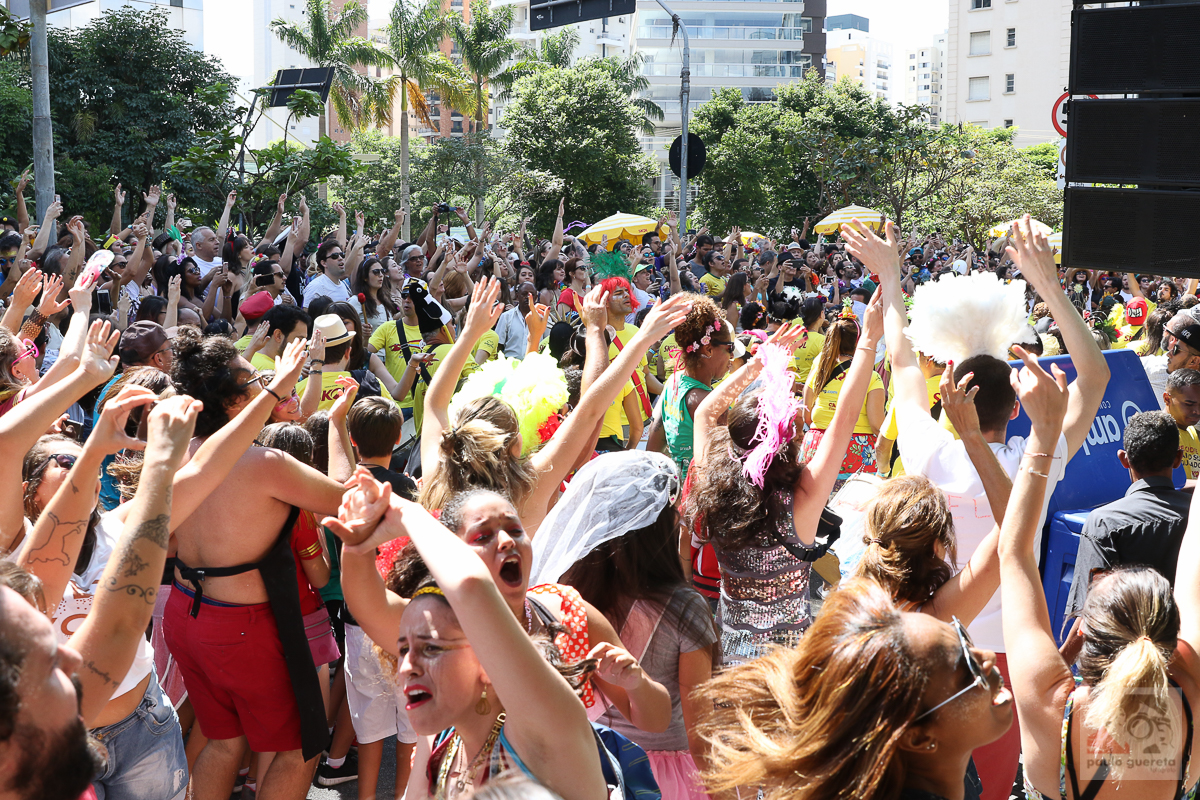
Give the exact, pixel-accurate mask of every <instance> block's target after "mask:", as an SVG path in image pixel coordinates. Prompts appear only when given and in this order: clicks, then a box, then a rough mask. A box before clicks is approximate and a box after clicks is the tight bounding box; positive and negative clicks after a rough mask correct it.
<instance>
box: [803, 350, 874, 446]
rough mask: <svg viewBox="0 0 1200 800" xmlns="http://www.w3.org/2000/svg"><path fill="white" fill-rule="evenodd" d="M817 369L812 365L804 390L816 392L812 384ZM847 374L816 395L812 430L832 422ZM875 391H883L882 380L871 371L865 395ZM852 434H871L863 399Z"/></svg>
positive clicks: (825, 426)
mask: <svg viewBox="0 0 1200 800" xmlns="http://www.w3.org/2000/svg"><path fill="white" fill-rule="evenodd" d="M817 363H818V364H819V363H820V362H819V361H818V362H817ZM817 369H818V367H817V365H816V364H814V365H813V369H812V372H810V373H809V375H808V380H807V381H806V382H805V384H804V386H805V388H807V389H811V390H813V391H816V388H817V387H816V386H815V385H814V382H815V379H816V377H817ZM847 374H849V372H848V371H847V372H844V373H842V374H841V375H839V376H838V377H837V378H835V379H833V380H831V381H830V382H829V383H827V384H826V385H825V388H824V389H823V390H822V391H821V393H820V394H819V395H817V402H816V405H815V406H814V408H813V410H812V425H813V427H814V428H820V429H821V430H825V429H826V428H828V427H829V425H830V423H832V422H833V414H834V412H835V411H837V401H838V394H839V393H840V392H841V390H842V384H843V383H844V382H845V380H846V375H847ZM876 389H879V390H880V391H882V390H883V380H882V379H881V378H880V377H879V373H878V372H875V371H872V372H871V382H870V384H869V385H868V386H867V394H868V395H869V394H870V393H871V392H873V391H875V390H876ZM854 432H855V433H871V423H870V420H868V419H867V402H866V398H864V399H863V407H862V409H861V410H860V411H859V412H858V421H857V422H855V423H854Z"/></svg>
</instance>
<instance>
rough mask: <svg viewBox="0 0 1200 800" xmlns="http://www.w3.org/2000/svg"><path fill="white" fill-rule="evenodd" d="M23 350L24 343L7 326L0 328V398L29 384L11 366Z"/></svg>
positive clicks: (6, 396)
mask: <svg viewBox="0 0 1200 800" xmlns="http://www.w3.org/2000/svg"><path fill="white" fill-rule="evenodd" d="M47 324H49V323H47ZM24 352H25V343H24V342H22V341H21V340H20V339H18V338H17V337H16V336H15V335H13V334H12V333H11V332H10V331H9V330H8V329H7V328H0V400H5V399H7V398H9V397H11V396H12V395H14V394H16V393H17V392H18V391H20V390H21V389H23V388H25V387H26V386H28V385H29V382H28V381H26V380H24V379H23V378H21V377H19V376H18V375H17V374H16V373H14V372H13V367H14V366H15V365H16V363H17V361H19V360H20V358H21V354H22V353H24Z"/></svg>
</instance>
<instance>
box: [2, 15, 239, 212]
mask: <svg viewBox="0 0 1200 800" xmlns="http://www.w3.org/2000/svg"><path fill="white" fill-rule="evenodd" d="M139 42H140V43H145V42H153V46H152V47H150V46H145V47H143V46H136V45H131V43H139ZM49 48H50V52H49V54H50V100H51V108H50V110H51V116H52V119H53V124H54V139H55V141H54V153H55V158H56V165H55V167H56V171H58V172H60V173H63V174H62V176H61V183H58V182H57V181H56V183H58V185H57V190H58V193H59V194H60V195H62V198H63V205H64V206H65V207H66V209H67V211H68V213H80V214H83V215H84V217H85V218H86V219H87V220H88V221H89V223H91V225H92V227H93V229H96V228H97V226H98V227H99V228H104V227H107V223H108V220H109V218H110V217H111V215H112V189H111V183H113V182H116V181H120V182H121V183H122V184H123V185H124V186H125V187H126V188H127V189H129V190H131V191H132V194H133V196H134V197H138V196H139V192H142V191H145V190H147V189H149V188H150V186H151V185H152V184H155V183H161V182H162V180H163V178H164V177H165V175H164V172H163V165H164V164H166V162H168V161H169V160H170V159H171V158H173V157H175V156H178V155H182V154H183V153H184V152H186V150H187V149H188V147H190V146H191V145H192V143H193V141H194V140H195V137H196V136H197V134H198V133H199V132H200V131H211V130H220V129H222V128H224V127H226V126H228V125H231V124H233V123H234V121H235V120H236V119H237V111H236V109H235V108H234V104H233V102H232V101H231V98H230V87H231V86H233V83H234V79H233V77H232V76H231V75H229V74H228V73H227V72H226V71H225V70H224V69H223V68H222V66H221V64H220V62H218V61H216V60H215V59H213V58H211V57H209V56H205V55H204V54H202V53H199V52H197V51H196V50H194V49H193V48H192V47H191V46H190V45H189V44H188V43H187V42H186V41H184V39H183V36H182V35H181V34H180V33H179V31H177V30H175V29H173V28H172V27H171V26H170V25H169V24H168V23H167V15H166V13H165V12H164V11H162V10H159V9H155V8H151V9H148V10H145V11H142V10H136V11H135V10H134V9H132V8H119V9H115V10H112V11H107V12H105V13H104V14H102V15H100V16H98V17H96V18H95V19H93V20H91V21H90V22H89V23H88V24H87V25H85V26H83V27H81V28H73V29H66V28H53V27H52V28H50V31H49ZM21 69H22V74H21V75H20V76H19V80H17V81H15V82H14V84H15V86H16V87H20V88H21V89H24V87H27V86H28V85H29V84H28V67H27V66H22V67H21ZM4 83H5V84H8V82H7V81H4ZM14 84H8V85H9V86H13V85H14ZM16 152H17V153H19V154H20V156H19V158H17V159H16V160H17V161H20V162H24V163H21V164H20V166H21V167H24V166H25V165H26V164H28V163H29V161H32V158H31V157H29V158H26V156H25V155H24V153H25V152H27V151H25V150H24V149H22V150H18V151H16ZM67 173H70V175H68V174H67ZM86 173H94V174H93V175H92V176H91V177H87V176H86ZM72 176H73V177H72ZM68 178H70V179H68ZM180 199H181V201H183V200H184V199H185V198H182V197H181V198H180ZM31 213H32V210H31ZM163 213H165V209H164V212H163Z"/></svg>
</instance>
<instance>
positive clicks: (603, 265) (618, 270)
mask: <svg viewBox="0 0 1200 800" xmlns="http://www.w3.org/2000/svg"><path fill="white" fill-rule="evenodd" d="M592 272H594V273H596V281H597V282H599V281H602V280H604V279H605V278H624V279H625V280H627V281H632V280H633V269H632V268H631V267H630V266H629V262H628V261H626V260H625V256H623V255H621V254H620V253H617V252H613V253H596V254H595V255H593V256H592Z"/></svg>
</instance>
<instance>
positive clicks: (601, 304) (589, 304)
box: [576, 283, 608, 329]
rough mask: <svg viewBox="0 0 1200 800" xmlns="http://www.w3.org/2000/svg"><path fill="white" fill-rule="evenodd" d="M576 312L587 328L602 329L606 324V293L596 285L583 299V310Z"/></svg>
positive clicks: (601, 287)
mask: <svg viewBox="0 0 1200 800" xmlns="http://www.w3.org/2000/svg"><path fill="white" fill-rule="evenodd" d="M576 311H579V316H581V317H582V318H583V323H584V325H586V326H587V327H588V328H592V329H596V328H603V327H604V326H605V325H607V324H608V292H606V291H604V287H603V286H601V285H600V284H598V283H597V284H596V285H595V286H593V287H592V290H591V291H590V292H588V293H587V295H586V296H585V297H584V298H583V310H582V311H580V310H579V309H576Z"/></svg>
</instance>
